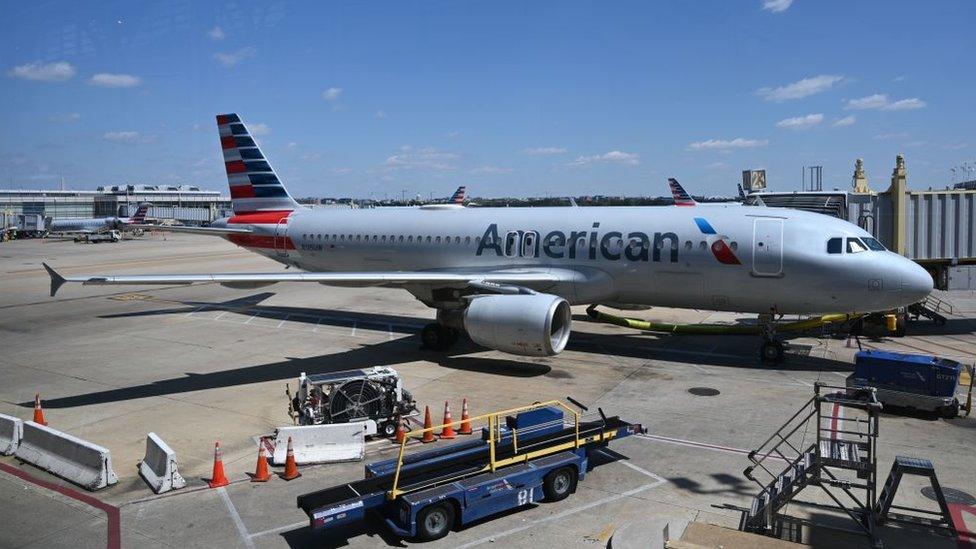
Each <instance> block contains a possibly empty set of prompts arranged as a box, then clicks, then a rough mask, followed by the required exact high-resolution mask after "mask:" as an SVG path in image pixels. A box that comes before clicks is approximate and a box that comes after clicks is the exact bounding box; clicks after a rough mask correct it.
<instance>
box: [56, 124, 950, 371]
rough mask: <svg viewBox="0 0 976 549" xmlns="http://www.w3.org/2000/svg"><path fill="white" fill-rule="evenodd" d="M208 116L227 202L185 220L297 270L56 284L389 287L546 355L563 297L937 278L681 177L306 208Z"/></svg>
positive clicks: (453, 333)
mask: <svg viewBox="0 0 976 549" xmlns="http://www.w3.org/2000/svg"><path fill="white" fill-rule="evenodd" d="M217 126H218V129H219V132H220V143H221V148H222V150H223V157H224V164H225V166H226V171H227V178H228V181H229V184H230V193H231V198H232V202H233V209H234V215H233V216H232V217H230V218H226V219H221V220H218V221H216V222H214V224H213V225H212V226H211V227H208V228H183V229H181V230H185V231H189V232H195V233H203V234H213V235H217V236H221V237H223V238H226V239H227V240H229V241H230V242H233V243H235V244H237V245H238V246H242V247H244V248H246V249H248V250H250V251H253V252H255V253H259V254H262V255H265V256H267V257H269V258H271V259H273V260H275V261H278V262H279V263H282V264H283V265H285V266H287V267H295V268H296V269H295V270H289V271H284V270H282V271H278V272H268V273H200V274H161V275H91V276H70V277H62V276H61V275H59V274H58V273H57V272H55V271H54V270H53V269H51V268H50V267H48V266H47V265H45V268H46V269H47V270H48V273H49V274H50V276H51V295H52V296H53V295H54V294H55V292H56V291H57V290H58V288H60V287H61V285H62V284H64V283H65V282H78V283H82V284H86V285H102V284H133V285H146V284H167V285H169V284H194V283H213V282H216V283H219V284H222V285H224V286H228V287H231V288H241V289H252V288H259V287H263V286H267V285H271V284H275V283H278V282H306V283H317V284H323V285H331V286H378V287H394V288H402V289H404V290H406V291H408V292H410V293H411V294H413V295H414V296H415V297H416V298H417V299H419V300H420V301H422V302H423V303H424V304H426V305H428V306H429V307H433V308H434V309H436V310H437V321H436V322H433V323H431V324H428V325H427V326H425V327H424V329H423V331H422V333H421V338H422V340H423V343H424V345H425V347H428V348H432V349H438V350H446V349H447V348H449V347H450V346H451V345H452V344H453V343H454V342H455V341H456V340H457V338H458V336H459V335H460V334H461V333H462V331H463V332H467V334H468V336H469V337H470V338H471V339H472V340H473V341H474V342H475V343H478V344H479V345H482V346H484V347H488V348H491V349H496V350H499V351H504V352H507V353H512V354H516V355H527V356H546V355H555V354H557V353H559V352H560V351H562V350H563V349H564V348H565V346H566V342H567V340H568V338H569V335H570V328H571V319H572V315H571V312H570V305H576V304H590V303H601V304H607V305H610V306H613V305H614V304H619V305H624V304H626V305H645V306H663V307H678V308H688V309H711V310H718V311H735V312H742V313H758V314H760V315H762V316H761V318H766V319H768V318H770V317H772V316H774V315H775V314H780V313H781V314H802V315H820V314H827V313H868V312H875V311H887V310H890V309H894V308H897V307H902V306H906V305H910V304H912V303H916V302H918V301H921V300H922V299H924V298H925V297H926V296H927V295H928V294H929V292H930V291H931V290H932V278H931V276H929V274H928V273H927V272H926V271H925V270H924V269H922V267H920V266H918V265H917V264H915V263H914V262H912V261H910V260H908V259H906V258H904V257H902V256H900V255H898V254H896V253H893V252H890V251H888V250H886V249H885V248H884V246H882V245H881V244H880V243H879V242H878V241H877V240H875V239H874V238H872V237H871V235H870V234H868V233H867V232H865V231H863V230H861V229H860V228H858V227H857V226H855V225H852V224H850V223H847V222H846V221H842V220H839V219H836V218H833V217H827V216H824V215H819V214H814V213H809V212H803V211H799V210H791V209H779V208H765V207H748V206H742V205H739V204H710V205H699V204H697V203H696V202H694V200H693V199H691V197H690V196H688V195H687V193H685V192H684V190H683V189H681V190H680V192H678V191H677V189H680V185H677V182H676V181H674V182H673V183H672V188H673V190H675V192H676V195H675V196H676V199H680V202H679V201H678V200H676V205H679V206H681V207H676V206H651V207H591V208H579V207H575V208H570V207H547V208H464V207H456V208H443V207H434V208H431V207H425V206H420V207H414V208H376V209H350V210H313V209H307V208H303V207H302V206H300V205H299V204H297V203H296V202H295V201H294V200H293V199H292V197H291V196H290V195H289V194H288V191H287V190H286V189H285V187H284V185H283V184H282V182H281V180H280V179H279V178H278V176H277V175H276V174H275V172H274V170H273V169H272V168H271V165H270V164H269V163H268V160H267V157H265V156H264V154H262V152H261V150H260V148H258V146H257V144H256V143H255V142H254V140H253V139H252V138H251V135H250V134H249V133H248V131H247V128H246V127H245V125H244V123H243V122H242V121H241V119H240V117H238V116H237V115H236V114H224V115H219V116H217ZM679 195H680V196H679ZM770 313H772V314H770ZM765 332H767V333H766V335H764V340H765V341H764V343H763V349H762V354H763V356H764V358H767V359H770V360H772V359H778V358H780V357H781V356H782V344H781V343H780V342H779V341H778V340H777V339H776V337H775V326H773V325H770V329H768V330H765Z"/></svg>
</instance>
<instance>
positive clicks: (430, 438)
mask: <svg viewBox="0 0 976 549" xmlns="http://www.w3.org/2000/svg"><path fill="white" fill-rule="evenodd" d="M433 426H434V424H433V423H432V422H431V421H430V406H424V429H427V430H426V431H424V438H422V439H420V442H423V443H424V444H427V443H428V442H434V441H435V440H437V439H436V438H434V430H433V429H432V428H433Z"/></svg>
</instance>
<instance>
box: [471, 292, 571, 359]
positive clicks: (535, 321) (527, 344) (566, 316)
mask: <svg viewBox="0 0 976 549" xmlns="http://www.w3.org/2000/svg"><path fill="white" fill-rule="evenodd" d="M572 322H573V315H572V311H571V310H570V308H569V302H568V301H566V300H565V299H563V298H561V297H559V296H555V295H551V294H529V295H486V296H479V297H476V298H474V299H472V300H471V304H470V305H468V307H467V309H465V310H464V329H465V330H466V331H467V332H468V335H469V336H470V337H471V339H472V341H474V342H475V343H477V344H478V345H482V346H484V347H488V348H490V349H496V350H498V351H504V352H506V353H511V354H513V355H523V356H552V355H555V354H558V353H559V352H561V351H562V350H563V349H564V348H566V342H567V341H568V340H569V332H570V330H571V328H572Z"/></svg>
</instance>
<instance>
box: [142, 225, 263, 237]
mask: <svg viewBox="0 0 976 549" xmlns="http://www.w3.org/2000/svg"><path fill="white" fill-rule="evenodd" d="M133 227H134V228H146V229H151V230H153V231H163V232H167V233H188V234H205V235H210V236H225V235H229V234H249V233H251V232H253V231H252V230H251V229H238V228H234V227H184V226H180V225H148V224H146V225H134V226H133Z"/></svg>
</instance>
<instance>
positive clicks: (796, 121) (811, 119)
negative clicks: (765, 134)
mask: <svg viewBox="0 0 976 549" xmlns="http://www.w3.org/2000/svg"><path fill="white" fill-rule="evenodd" d="M823 119H824V116H823V114H820V113H816V114H808V115H806V116H796V117H793V118H787V119H785V120H780V121H779V122H777V123H776V126H777V127H779V128H787V129H791V130H805V129H807V128H812V127H814V126H816V125H817V124H820V123H821V122H823Z"/></svg>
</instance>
